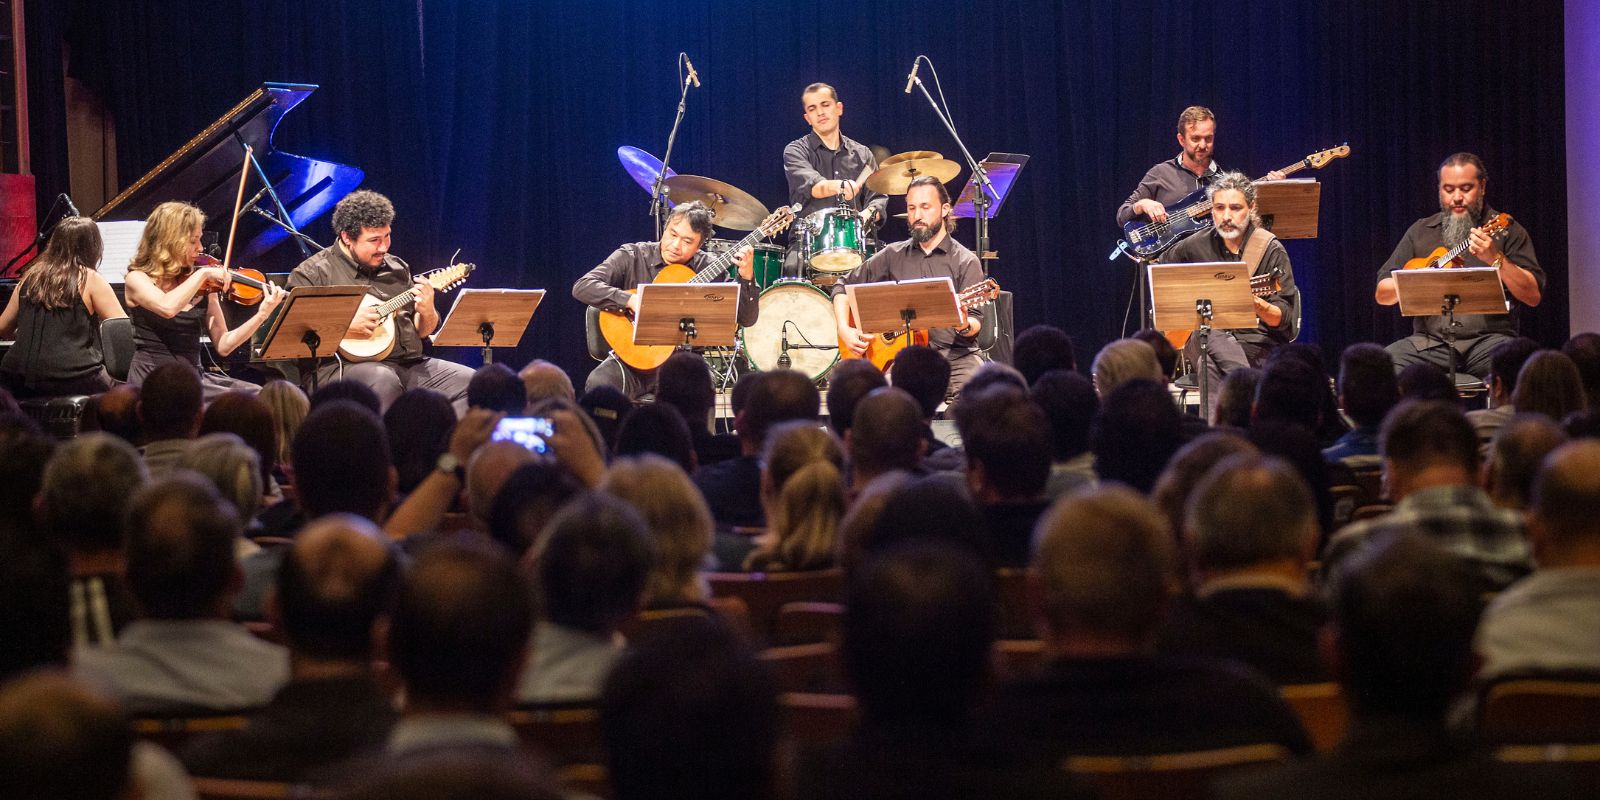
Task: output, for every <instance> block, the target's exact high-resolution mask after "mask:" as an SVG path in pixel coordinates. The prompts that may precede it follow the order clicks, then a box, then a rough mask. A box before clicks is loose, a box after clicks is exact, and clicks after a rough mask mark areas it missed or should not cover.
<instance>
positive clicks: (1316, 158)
mask: <svg viewBox="0 0 1600 800" xmlns="http://www.w3.org/2000/svg"><path fill="white" fill-rule="evenodd" d="M1347 155H1350V145H1348V144H1342V145H1339V146H1338V147H1334V148H1330V149H1328V150H1323V151H1322V152H1320V153H1312V154H1311V155H1309V156H1306V157H1305V158H1302V159H1300V160H1299V161H1296V162H1294V163H1293V164H1290V165H1289V166H1287V167H1284V168H1283V169H1280V170H1278V171H1279V172H1282V173H1283V174H1284V175H1291V174H1293V173H1296V172H1299V171H1300V170H1302V169H1305V168H1307V167H1310V168H1312V169H1321V168H1322V167H1323V166H1324V165H1326V164H1327V163H1328V162H1329V161H1332V160H1334V159H1336V158H1344V157H1345V156H1347ZM1257 180H1266V178H1258V179H1257ZM1211 224H1212V223H1211V200H1210V199H1209V198H1207V197H1206V189H1205V187H1203V186H1202V187H1200V188H1199V189H1196V190H1194V192H1192V193H1191V194H1190V195H1189V196H1188V197H1185V198H1183V199H1182V200H1179V201H1178V202H1177V203H1174V204H1173V205H1171V206H1168V207H1167V221H1166V222H1150V221H1148V220H1143V219H1133V220H1129V221H1128V223H1127V224H1126V225H1123V226H1122V241H1120V242H1117V246H1116V249H1114V250H1112V251H1111V257H1112V258H1113V259H1115V258H1116V257H1117V256H1118V255H1121V254H1122V253H1127V254H1128V255H1129V256H1131V257H1132V258H1135V259H1139V260H1148V259H1150V258H1154V257H1155V256H1156V255H1157V254H1159V253H1160V252H1161V251H1163V250H1165V249H1167V248H1168V247H1171V246H1172V245H1174V244H1176V243H1177V241H1178V240H1179V239H1182V238H1183V237H1185V236H1188V235H1189V234H1191V233H1195V232H1196V231H1203V230H1206V229H1207V228H1210V227H1211Z"/></svg>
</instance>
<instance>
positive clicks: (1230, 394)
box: [1211, 367, 1263, 430]
mask: <svg viewBox="0 0 1600 800" xmlns="http://www.w3.org/2000/svg"><path fill="white" fill-rule="evenodd" d="M1262 374H1263V373H1262V371H1261V370H1259V369H1256V368H1255V367H1240V368H1239V369H1236V370H1233V371H1232V372H1229V373H1228V374H1227V375H1226V376H1225V377H1224V378H1223V379H1222V386H1220V387H1218V388H1217V409H1216V412H1215V413H1214V414H1213V415H1212V419H1211V424H1212V425H1215V426H1217V427H1221V428H1237V429H1239V430H1244V429H1245V428H1248V427H1250V413H1251V410H1252V409H1253V408H1254V407H1255V404H1256V387H1257V386H1259V385H1260V384H1261V376H1262Z"/></svg>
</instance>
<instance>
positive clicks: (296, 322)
mask: <svg viewBox="0 0 1600 800" xmlns="http://www.w3.org/2000/svg"><path fill="white" fill-rule="evenodd" d="M366 294H367V289H366V287H365V286H298V287H295V288H293V289H290V290H289V294H288V295H287V296H285V297H284V298H283V302H282V303H281V304H280V305H279V306H278V308H277V309H276V310H275V311H274V314H275V316H274V317H273V318H272V322H270V323H269V324H268V326H267V332H266V335H265V336H262V337H261V343H260V344H259V345H253V346H252V347H251V348H250V360H251V361H254V362H260V361H293V360H295V359H300V358H310V359H320V358H326V357H328V356H331V355H333V354H334V353H337V352H339V342H340V341H342V340H343V339H344V335H345V333H346V332H347V331H349V330H350V321H351V320H353V319H355V316H356V311H357V310H358V309H360V308H361V298H363V297H365V296H366ZM316 390H317V372H316V370H315V369H313V370H312V371H311V391H313V392H315V391H316Z"/></svg>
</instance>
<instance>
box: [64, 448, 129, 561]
mask: <svg viewBox="0 0 1600 800" xmlns="http://www.w3.org/2000/svg"><path fill="white" fill-rule="evenodd" d="M145 480H146V472H145V467H144V461H143V460H142V459H140V458H139V453H138V451H136V450H134V449H133V445H130V444H128V443H127V442H125V441H123V440H122V439H119V438H117V437H115V436H112V435H111V434H108V433H87V434H83V435H81V436H79V437H78V438H76V439H73V440H72V441H69V442H65V443H63V444H62V445H61V446H60V447H57V448H56V452H55V455H53V456H52V457H51V458H50V462H49V463H48V464H46V465H45V469H44V478H43V480H42V481H41V482H40V487H39V504H40V512H41V518H42V520H43V521H44V527H45V529H46V530H47V531H49V532H50V534H51V535H52V536H53V537H54V538H55V539H56V541H60V542H64V543H65V544H66V546H67V547H68V548H69V549H71V550H75V551H79V552H95V551H107V550H118V549H120V548H121V547H122V546H123V531H124V528H123V524H124V512H125V510H126V509H127V505H128V498H129V497H131V496H132V495H133V493H134V492H136V491H138V489H139V487H141V486H143V485H144V482H145Z"/></svg>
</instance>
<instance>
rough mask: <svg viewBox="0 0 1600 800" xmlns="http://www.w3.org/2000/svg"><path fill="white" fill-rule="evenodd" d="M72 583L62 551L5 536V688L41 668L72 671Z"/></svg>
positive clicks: (1, 674)
mask: <svg viewBox="0 0 1600 800" xmlns="http://www.w3.org/2000/svg"><path fill="white" fill-rule="evenodd" d="M70 583H71V577H70V575H69V572H68V567H67V557H66V554H65V553H63V552H62V551H61V549H60V548H56V547H47V546H39V545H38V544H37V543H34V542H20V541H16V540H14V539H10V540H8V539H7V538H5V537H4V536H0V642H5V646H4V647H0V684H4V683H5V682H6V681H7V680H9V679H11V678H12V677H13V676H16V675H20V674H22V673H24V672H27V671H28V670H31V669H35V668H37V667H42V666H47V665H48V666H58V667H64V666H66V665H67V653H68V650H69V649H70V648H71V647H72V618H71V615H72V604H71V601H70V597H71V594H70V591H69V589H68V586H69V584H70ZM0 785H3V784H0Z"/></svg>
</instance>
